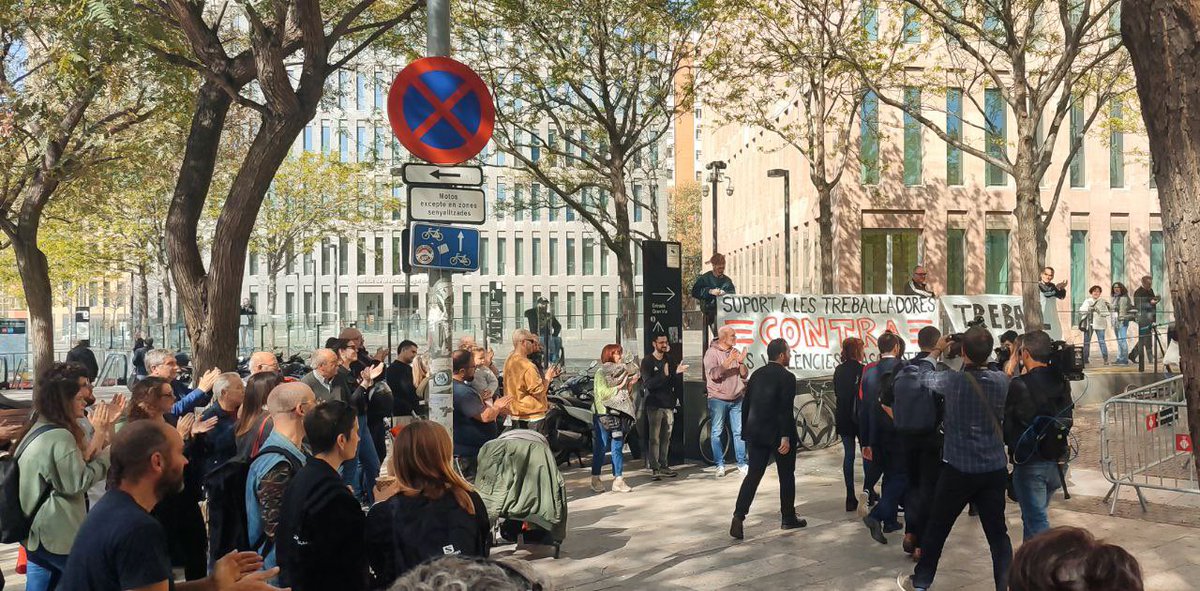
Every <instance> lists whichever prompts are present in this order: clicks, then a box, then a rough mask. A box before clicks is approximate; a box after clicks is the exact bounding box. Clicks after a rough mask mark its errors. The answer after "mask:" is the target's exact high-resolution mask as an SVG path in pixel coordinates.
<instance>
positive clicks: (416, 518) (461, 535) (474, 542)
mask: <svg viewBox="0 0 1200 591" xmlns="http://www.w3.org/2000/svg"><path fill="white" fill-rule="evenodd" d="M393 499H394V500H393V501H392V502H397V503H398V504H397V506H396V508H395V509H396V510H395V512H394V514H393V522H392V547H393V549H394V552H395V561H396V573H397V574H400V573H404V572H407V571H408V570H409V569H412V568H413V567H415V566H417V565H418V564H421V563H422V562H425V561H427V560H432V559H434V558H438V557H441V556H449V555H458V554H463V555H466V556H478V557H484V558H486V557H487V555H488V553H489V552H490V550H491V525H490V523H489V522H488V517H487V507H485V506H484V505H483V503H482V502H481V499H480V498H479V497H478V496H476V495H471V500H472V502H473V503H474V504H475V515H469V514H468V513H467V512H466V511H463V510H462V507H459V506H458V501H457V500H455V498H454V495H452V494H449V493H447V494H445V495H442V498H440V499H437V500H433V501H426V502H424V503H413V502H412V499H408V498H405V497H401V496H397V497H393ZM406 501H407V502H406ZM414 509H415V510H414Z"/></svg>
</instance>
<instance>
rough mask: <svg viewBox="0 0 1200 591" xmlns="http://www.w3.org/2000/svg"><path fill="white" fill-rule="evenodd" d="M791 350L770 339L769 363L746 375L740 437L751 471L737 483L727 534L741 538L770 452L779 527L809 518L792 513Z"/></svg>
mask: <svg viewBox="0 0 1200 591" xmlns="http://www.w3.org/2000/svg"><path fill="white" fill-rule="evenodd" d="M790 356H791V351H789V350H788V345H787V341H785V340H783V339H775V340H773V341H771V342H770V343H768V344H767V358H768V359H770V360H771V361H770V362H769V363H767V365H766V366H765V367H763V368H762V369H760V370H758V371H756V372H754V375H752V376H750V383H749V384H748V385H747V386H746V398H745V400H743V402H742V413H743V414H744V416H745V424H744V427H743V429H742V439H744V440H745V441H746V443H747V444H748V447H749V448H750V472H749V474H747V475H746V478H745V480H743V481H742V488H741V490H740V491H739V492H738V498H737V505H736V506H735V507H734V509H733V522H732V523H731V524H730V525H729V535H730V536H732V537H734V538H736V539H739V540H740V539H742V536H743V532H742V524H743V522H744V521H745V520H746V514H747V513H749V512H750V503H751V502H753V501H754V494H755V493H756V492H757V491H758V483H759V482H760V481H762V477H763V474H764V473H765V472H766V471H767V462H768V461H770V459H771V456H775V467H776V470H777V471H778V472H779V511H780V513H781V514H782V516H783V521H782V523H781V525H780V526H779V527H780V529H796V528H800V527H804V526H806V525H808V522H807V521H805V520H803V519H800V518H798V517H796V475H795V474H796V442H797V441H799V439H800V435H799V433H797V431H796V421H795V420H793V415H792V405H793V403H794V399H795V397H796V376H794V375H792V372H790V371H788V369H787V366H788V361H789V357H790Z"/></svg>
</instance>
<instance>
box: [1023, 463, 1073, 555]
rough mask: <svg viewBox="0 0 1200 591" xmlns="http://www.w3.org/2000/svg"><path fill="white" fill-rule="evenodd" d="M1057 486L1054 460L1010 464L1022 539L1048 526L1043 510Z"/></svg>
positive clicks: (1034, 534) (1056, 466)
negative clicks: (1011, 465) (1021, 527)
mask: <svg viewBox="0 0 1200 591" xmlns="http://www.w3.org/2000/svg"><path fill="white" fill-rule="evenodd" d="M1061 486H1062V483H1061V482H1060V481H1059V478H1058V464H1056V463H1054V462H1047V461H1045V460H1031V461H1029V462H1026V463H1024V464H1016V465H1014V466H1013V489H1014V490H1015V492H1016V495H1017V504H1019V505H1020V506H1021V524H1022V526H1023V531H1022V536H1023V537H1022V540H1024V541H1028V540H1029V539H1030V538H1032V537H1033V536H1036V535H1038V534H1040V533H1042V532H1044V531H1046V530H1048V529H1050V518H1049V517H1048V516H1047V514H1046V509H1047V507H1049V506H1050V496H1051V495H1053V494H1054V491H1056V490H1058V489H1059V488H1060V487H1061Z"/></svg>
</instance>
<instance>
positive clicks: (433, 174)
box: [429, 169, 462, 180]
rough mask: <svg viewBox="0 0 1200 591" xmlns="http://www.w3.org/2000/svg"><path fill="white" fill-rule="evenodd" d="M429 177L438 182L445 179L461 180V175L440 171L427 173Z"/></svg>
mask: <svg viewBox="0 0 1200 591" xmlns="http://www.w3.org/2000/svg"><path fill="white" fill-rule="evenodd" d="M429 176H431V177H433V178H435V179H438V180H442V179H443V178H447V179H457V178H462V175H461V174H458V173H457V172H443V171H442V170H440V169H439V170H435V171H433V172H431V173H429Z"/></svg>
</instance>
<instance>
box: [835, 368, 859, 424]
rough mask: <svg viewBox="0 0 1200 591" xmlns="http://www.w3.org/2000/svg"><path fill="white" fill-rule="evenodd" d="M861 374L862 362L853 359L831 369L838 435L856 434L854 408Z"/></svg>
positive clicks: (856, 422) (856, 420) (856, 421)
mask: <svg viewBox="0 0 1200 591" xmlns="http://www.w3.org/2000/svg"><path fill="white" fill-rule="evenodd" d="M862 375H863V364H862V363H861V362H859V361H856V360H854V359H851V360H850V361H846V362H843V363H842V364H841V365H838V366H837V369H835V370H833V392H834V395H835V396H837V408H836V409H835V411H834V421H835V423H836V424H837V434H838V435H841V436H851V437H853V436H856V435H858V419H857V418H856V416H855V414H854V409H855V408H856V407H857V405H858V387H859V385H860V384H861V383H862Z"/></svg>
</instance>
